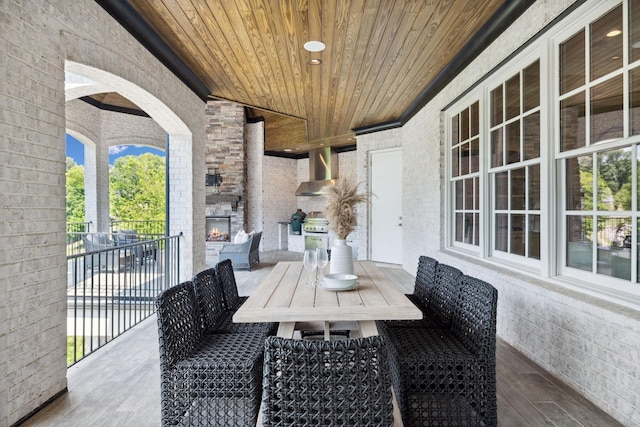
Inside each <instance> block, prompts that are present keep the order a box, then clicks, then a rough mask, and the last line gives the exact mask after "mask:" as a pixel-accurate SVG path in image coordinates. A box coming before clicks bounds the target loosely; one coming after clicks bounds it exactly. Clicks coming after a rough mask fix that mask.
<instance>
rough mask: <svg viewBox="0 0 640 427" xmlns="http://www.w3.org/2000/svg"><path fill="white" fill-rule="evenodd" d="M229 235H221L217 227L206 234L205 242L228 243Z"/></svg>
mask: <svg viewBox="0 0 640 427" xmlns="http://www.w3.org/2000/svg"><path fill="white" fill-rule="evenodd" d="M228 241H229V233H223V232H221V231H220V230H218V227H214V228H213V230H211V231H210V232H209V234H207V242H228Z"/></svg>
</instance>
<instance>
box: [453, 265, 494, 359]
mask: <svg viewBox="0 0 640 427" xmlns="http://www.w3.org/2000/svg"><path fill="white" fill-rule="evenodd" d="M460 284H461V286H460V292H459V297H458V299H457V301H456V304H455V308H454V310H455V315H454V316H453V318H452V319H453V321H452V324H451V329H452V331H453V332H454V333H455V334H456V336H457V337H458V338H459V339H461V340H462V342H463V343H464V344H465V345H466V346H467V347H468V348H469V349H471V350H473V351H475V352H476V353H478V354H481V355H484V356H485V357H489V358H491V357H492V356H493V359H494V360H495V351H496V313H497V311H498V310H497V309H498V290H497V289H496V288H494V287H493V286H491V285H490V284H489V283H487V282H485V281H483V280H480V279H476V278H475V277H471V276H467V275H464V276H462V277H461V278H460Z"/></svg>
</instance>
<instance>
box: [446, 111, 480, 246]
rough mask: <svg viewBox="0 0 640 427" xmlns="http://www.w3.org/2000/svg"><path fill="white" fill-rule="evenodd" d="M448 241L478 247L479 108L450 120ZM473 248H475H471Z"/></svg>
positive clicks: (461, 113)
mask: <svg viewBox="0 0 640 427" xmlns="http://www.w3.org/2000/svg"><path fill="white" fill-rule="evenodd" d="M450 141H451V149H450V155H449V159H450V169H449V170H450V171H451V192H452V195H453V196H452V202H453V218H452V231H453V233H452V234H453V236H452V240H453V242H455V243H454V244H456V245H459V246H462V247H464V246H466V247H468V248H471V250H472V251H477V247H478V246H479V245H480V105H479V102H478V101H475V102H472V103H471V104H469V105H467V106H465V107H464V108H462V109H460V110H459V111H458V112H457V113H456V114H455V115H453V116H452V117H451V120H450ZM474 247H476V248H474Z"/></svg>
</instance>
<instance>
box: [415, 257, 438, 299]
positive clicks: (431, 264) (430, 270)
mask: <svg viewBox="0 0 640 427" xmlns="http://www.w3.org/2000/svg"><path fill="white" fill-rule="evenodd" d="M437 267H438V261H437V260H435V259H433V258H430V257H428V256H424V255H422V256H420V258H419V260H418V271H417V272H416V283H415V287H414V291H413V294H414V295H415V296H416V298H418V300H419V301H420V303H421V304H422V305H423V307H427V306H428V305H429V300H430V299H431V292H432V291H433V288H434V286H435V284H436V269H437Z"/></svg>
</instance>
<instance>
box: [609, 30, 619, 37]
mask: <svg viewBox="0 0 640 427" xmlns="http://www.w3.org/2000/svg"><path fill="white" fill-rule="evenodd" d="M620 34H622V31H620V30H611V31H609V32H608V33H607V37H615V36H619V35H620Z"/></svg>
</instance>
